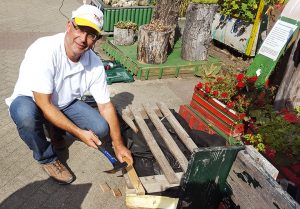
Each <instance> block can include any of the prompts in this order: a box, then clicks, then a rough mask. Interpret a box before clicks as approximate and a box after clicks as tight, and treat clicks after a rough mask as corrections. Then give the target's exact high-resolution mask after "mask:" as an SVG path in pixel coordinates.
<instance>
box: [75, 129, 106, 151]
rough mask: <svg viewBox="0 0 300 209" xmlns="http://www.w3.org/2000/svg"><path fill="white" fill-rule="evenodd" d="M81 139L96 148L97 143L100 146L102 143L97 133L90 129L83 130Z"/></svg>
mask: <svg viewBox="0 0 300 209" xmlns="http://www.w3.org/2000/svg"><path fill="white" fill-rule="evenodd" d="M79 139H80V140H81V141H83V142H84V143H85V144H86V145H88V146H89V147H93V148H95V149H98V147H97V145H98V146H99V145H101V144H102V143H101V141H100V140H99V138H98V137H97V135H95V134H94V132H93V131H90V130H89V131H86V130H82V131H81V134H80V136H79Z"/></svg>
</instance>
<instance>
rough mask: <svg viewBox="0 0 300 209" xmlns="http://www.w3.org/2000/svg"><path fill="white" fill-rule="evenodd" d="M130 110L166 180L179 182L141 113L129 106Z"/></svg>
mask: <svg viewBox="0 0 300 209" xmlns="http://www.w3.org/2000/svg"><path fill="white" fill-rule="evenodd" d="M131 112H132V113H133V116H134V119H135V121H136V123H137V124H138V127H139V129H140V131H141V133H142V135H143V136H144V138H145V140H146V142H147V144H148V146H149V148H150V150H151V152H152V154H153V156H154V158H155V159H156V161H157V163H158V164H159V166H160V168H161V170H162V171H163V173H164V175H165V176H166V178H167V180H168V182H169V183H170V184H176V183H179V179H178V178H177V176H176V175H175V172H174V171H173V169H172V167H171V165H170V163H169V162H168V160H167V159H166V157H165V156H164V154H163V152H162V150H161V149H160V147H159V145H158V144H157V142H156V141H155V139H154V137H153V135H152V133H151V131H150V129H149V127H148V126H147V124H146V122H145V121H144V119H143V118H142V115H141V113H140V112H139V111H137V110H136V109H133V108H131Z"/></svg>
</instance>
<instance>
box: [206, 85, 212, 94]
mask: <svg viewBox="0 0 300 209" xmlns="http://www.w3.org/2000/svg"><path fill="white" fill-rule="evenodd" d="M210 90H211V89H210V87H209V86H208V85H205V91H206V93H210Z"/></svg>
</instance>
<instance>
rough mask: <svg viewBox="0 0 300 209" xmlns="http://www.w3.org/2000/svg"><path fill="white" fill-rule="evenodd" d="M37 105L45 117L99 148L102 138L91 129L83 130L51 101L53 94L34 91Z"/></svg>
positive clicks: (91, 145) (86, 142)
mask: <svg viewBox="0 0 300 209" xmlns="http://www.w3.org/2000/svg"><path fill="white" fill-rule="evenodd" d="M33 96H34V99H35V102H36V104H37V106H38V107H39V108H40V109H41V110H42V112H43V114H44V117H45V118H46V119H47V120H48V121H50V122H51V123H52V124H54V125H55V126H57V127H58V128H61V129H63V130H65V131H67V132H69V133H71V134H72V135H74V136H76V137H77V138H79V139H80V140H81V141H83V142H84V143H85V144H87V145H88V146H90V147H93V148H95V149H97V145H100V144H101V142H100V140H99V139H98V138H97V137H96V136H95V135H94V134H93V133H92V132H91V131H89V130H83V129H80V128H79V127H77V126H76V125H75V124H74V123H73V122H72V121H70V120H69V119H68V118H67V117H66V116H65V115H64V114H63V113H62V112H61V111H60V110H59V109H58V108H57V107H56V106H55V105H53V104H52V102H51V94H42V93H38V92H33Z"/></svg>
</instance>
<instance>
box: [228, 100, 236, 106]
mask: <svg viewBox="0 0 300 209" xmlns="http://www.w3.org/2000/svg"><path fill="white" fill-rule="evenodd" d="M234 105H235V103H234V102H233V101H232V102H228V103H227V107H228V108H233V107H234Z"/></svg>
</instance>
